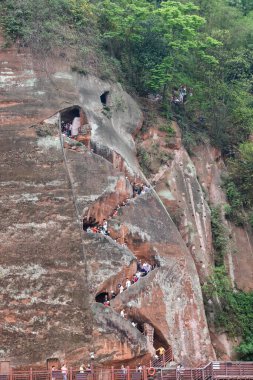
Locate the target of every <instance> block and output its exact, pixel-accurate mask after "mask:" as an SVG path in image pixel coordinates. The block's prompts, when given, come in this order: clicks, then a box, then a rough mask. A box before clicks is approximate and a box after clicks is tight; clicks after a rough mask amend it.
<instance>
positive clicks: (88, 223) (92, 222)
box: [83, 217, 99, 231]
mask: <svg viewBox="0 0 253 380" xmlns="http://www.w3.org/2000/svg"><path fill="white" fill-rule="evenodd" d="M98 224H99V223H98V222H97V221H96V219H95V218H92V217H89V218H84V219H83V230H84V231H86V230H87V228H89V227H90V228H92V227H97V226H98Z"/></svg>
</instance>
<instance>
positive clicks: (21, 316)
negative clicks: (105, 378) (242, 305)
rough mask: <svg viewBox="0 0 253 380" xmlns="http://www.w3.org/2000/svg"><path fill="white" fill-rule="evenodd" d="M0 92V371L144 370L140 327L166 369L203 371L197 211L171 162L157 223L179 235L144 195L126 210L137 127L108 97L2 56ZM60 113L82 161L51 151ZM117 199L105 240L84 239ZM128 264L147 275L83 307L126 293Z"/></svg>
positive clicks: (35, 62) (204, 213)
mask: <svg viewBox="0 0 253 380" xmlns="http://www.w3.org/2000/svg"><path fill="white" fill-rule="evenodd" d="M0 86H1V97H0V102H1V103H0V111H1V128H0V133H1V142H2V144H1V155H0V161H1V166H0V171H1V188H0V191H1V203H0V208H1V215H2V218H1V254H0V260H1V263H0V264H1V267H0V273H1V276H0V282H1V296H0V297H1V308H0V313H1V319H2V321H3V323H2V329H1V341H2V343H3V344H2V346H3V348H2V349H1V351H0V357H1V358H2V359H11V362H12V364H13V365H17V366H21V365H22V366H26V365H28V364H29V365H35V364H37V365H44V364H45V361H46V359H48V358H52V357H54V358H59V359H60V360H64V359H66V360H67V361H68V362H71V363H73V364H77V363H79V362H80V361H83V359H84V360H88V358H89V352H91V351H94V352H95V357H96V360H97V361H98V362H100V363H105V364H106V363H107V364H108V363H117V362H120V361H122V360H124V361H129V360H130V361H131V360H134V359H135V358H137V357H139V358H140V357H143V358H144V359H145V358H148V357H149V356H150V355H153V354H154V348H153V346H152V345H150V343H149V342H148V340H147V338H146V337H145V336H144V335H143V334H142V332H141V331H139V330H141V329H140V328H139V329H138V328H136V327H135V326H133V325H132V324H131V321H135V322H136V323H138V326H139V327H140V326H141V327H142V326H143V324H144V323H146V324H148V325H150V326H152V327H153V328H154V337H153V338H154V347H155V348H157V345H158V344H160V345H161V344H162V345H164V346H166V347H167V348H168V347H171V348H172V351H173V354H174V357H175V360H176V361H181V362H183V363H184V364H185V365H197V364H200V363H204V362H208V361H209V360H211V359H214V358H215V355H214V351H213V348H212V345H211V341H210V337H209V331H208V327H207V323H206V318H205V312H204V307H203V300H202V294H201V288H200V281H201V282H203V281H204V279H205V278H206V276H207V275H209V274H210V273H211V265H212V262H213V259H212V249H211V234H210V211H209V208H208V206H207V204H206V201H205V199H204V195H203V191H202V189H201V186H200V185H199V182H198V178H197V175H196V172H195V168H194V165H193V163H192V161H191V160H190V158H189V157H188V155H187V153H186V152H185V151H184V149H183V148H182V147H181V146H177V147H176V149H174V150H175V158H174V160H173V162H172V163H171V166H170V168H169V169H168V170H167V169H166V168H165V169H166V170H164V172H163V173H162V175H161V176H160V179H159V180H158V181H157V192H158V194H159V195H160V196H161V198H162V200H163V201H164V204H165V205H166V206H168V210H169V211H173V209H174V210H175V209H176V210H179V212H180V213H181V214H182V219H181V222H180V225H179V226H178V227H179V230H178V229H177V227H176V226H175V224H174V223H173V222H172V220H171V218H170V216H169V214H168V212H167V211H166V209H165V208H164V205H163V204H162V203H161V202H160V201H159V199H158V198H157V195H156V194H155V193H154V192H153V191H151V192H149V193H148V194H145V195H141V196H140V197H137V198H132V196H133V189H132V186H131V183H130V182H132V181H133V180H134V179H141V178H142V173H141V171H140V169H139V166H138V161H137V159H136V149H135V143H134V138H133V135H134V134H135V133H136V132H137V131H138V130H139V128H140V127H141V125H142V120H143V116H142V113H141V111H140V109H139V107H138V105H137V104H136V102H135V101H134V100H133V99H132V98H131V97H130V96H129V95H128V94H126V93H125V92H124V91H123V90H122V88H121V86H120V85H117V84H111V83H106V82H103V81H101V80H99V79H98V78H95V77H91V76H80V75H78V74H76V73H72V72H71V71H70V70H69V67H68V64H67V63H66V62H63V61H62V60H60V59H57V58H54V59H53V60H52V59H49V58H45V59H44V60H43V61H41V60H39V59H36V58H34V57H32V56H31V55H30V54H29V52H27V51H17V50H16V49H15V48H12V49H6V50H2V52H1V84H0ZM102 94H107V96H108V104H107V106H106V107H103V105H102V103H101V99H100V96H101V95H102ZM72 106H79V107H81V109H82V110H83V113H84V115H85V118H86V120H87V122H88V123H89V126H90V128H91V141H90V144H91V148H92V150H89V149H87V148H79V147H74V148H75V149H69V147H66V145H63V141H62V139H61V137H60V131H59V128H58V126H59V123H60V120H61V115H62V110H63V109H65V108H67V107H72ZM45 120H46V121H45ZM43 121H45V122H44V123H42V122H43ZM43 128H44V129H46V130H47V133H44V134H43V133H41V130H43ZM177 133H178V141H179V142H180V136H179V132H177ZM64 146H65V148H64ZM196 166H197V168H198V172H199V173H201V168H202V166H201V165H199V166H198V165H197V164H196ZM203 173H204V171H203ZM199 176H200V174H199ZM203 181H204V180H203ZM127 199H130V200H129V202H128V203H127V205H126V206H125V207H122V208H120V209H119V211H118V213H117V215H115V217H113V218H111V219H110V220H109V230H110V231H111V237H106V236H103V235H102V234H90V233H86V232H84V231H83V228H82V227H83V220H85V221H86V222H87V221H88V220H91V219H93V220H94V219H95V220H96V221H98V222H100V223H101V222H102V220H103V218H106V219H108V218H109V217H110V216H111V215H112V214H113V212H114V209H115V208H116V207H117V206H118V205H122V204H123V203H125V202H126V200H127ZM180 233H181V234H180ZM115 240H116V241H115ZM137 259H142V260H145V261H148V262H149V263H152V264H156V266H157V267H156V269H154V270H153V271H151V273H149V274H148V275H147V276H146V277H144V278H142V279H140V280H139V281H138V282H137V283H136V284H134V285H132V286H131V287H130V288H129V289H127V290H125V291H124V292H123V293H122V294H120V295H117V297H116V298H115V299H114V300H113V301H112V302H111V306H110V308H109V307H105V306H103V305H101V304H100V303H96V302H95V297H96V296H98V295H99V294H101V293H104V294H105V293H109V292H110V291H111V290H116V289H117V286H118V284H120V283H123V284H125V280H126V278H127V277H129V278H130V277H131V276H132V275H133V274H134V273H135V272H136V268H137ZM238 278H239V277H238ZM123 308H124V309H125V311H126V313H127V319H124V318H122V317H121V316H120V314H119V312H120V311H121V310H122V309H123ZM13 342H15V344H14V343H13Z"/></svg>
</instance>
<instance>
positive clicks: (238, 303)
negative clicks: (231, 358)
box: [203, 267, 253, 360]
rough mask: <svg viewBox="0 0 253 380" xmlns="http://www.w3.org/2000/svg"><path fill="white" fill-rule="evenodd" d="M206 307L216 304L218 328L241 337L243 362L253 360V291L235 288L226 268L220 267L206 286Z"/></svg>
mask: <svg viewBox="0 0 253 380" xmlns="http://www.w3.org/2000/svg"><path fill="white" fill-rule="evenodd" d="M203 294H204V300H205V304H206V305H208V304H209V305H210V300H211V301H212V305H213V310H212V312H213V313H214V316H213V320H214V324H215V327H216V328H217V329H218V330H219V331H220V332H226V333H228V334H229V336H231V337H238V336H239V337H241V338H242V341H241V343H240V345H239V347H238V348H237V349H236V351H237V352H238V353H239V356H240V357H241V358H242V359H243V360H252V359H253V292H249V293H246V292H242V291H240V290H236V289H233V288H232V287H231V283H230V280H229V278H228V275H227V273H226V270H225V268H224V267H219V268H216V269H215V271H214V274H213V276H212V277H210V278H209V280H208V281H207V283H206V284H205V285H204V286H203Z"/></svg>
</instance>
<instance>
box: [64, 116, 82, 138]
mask: <svg viewBox="0 0 253 380" xmlns="http://www.w3.org/2000/svg"><path fill="white" fill-rule="evenodd" d="M80 128H81V121H80V117H78V116H76V117H74V119H73V121H72V123H70V122H64V121H62V122H61V131H62V133H63V134H64V135H66V136H67V137H76V136H78V134H79V133H80Z"/></svg>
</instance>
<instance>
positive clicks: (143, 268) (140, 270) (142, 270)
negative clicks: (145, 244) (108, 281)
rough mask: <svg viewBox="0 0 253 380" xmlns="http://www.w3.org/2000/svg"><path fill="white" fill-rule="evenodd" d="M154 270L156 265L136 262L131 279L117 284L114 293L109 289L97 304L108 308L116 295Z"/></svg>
mask: <svg viewBox="0 0 253 380" xmlns="http://www.w3.org/2000/svg"><path fill="white" fill-rule="evenodd" d="M155 268H156V265H151V264H149V263H148V262H147V261H145V262H144V263H143V264H142V262H141V260H138V262H137V272H136V273H135V274H134V275H133V276H132V277H131V278H129V277H127V278H126V279H125V281H123V284H125V286H123V284H122V283H121V284H118V286H117V290H116V292H115V291H114V290H113V289H111V290H110V292H109V293H105V294H104V296H103V298H102V300H101V299H100V300H99V301H98V302H101V303H103V305H104V306H110V301H111V300H113V299H114V298H115V297H116V296H117V294H121V293H123V292H124V291H125V290H127V289H129V288H130V287H131V286H132V285H134V284H135V283H136V282H137V281H139V280H140V278H141V277H145V276H146V275H147V274H148V273H149V272H151V271H152V270H153V269H155Z"/></svg>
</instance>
